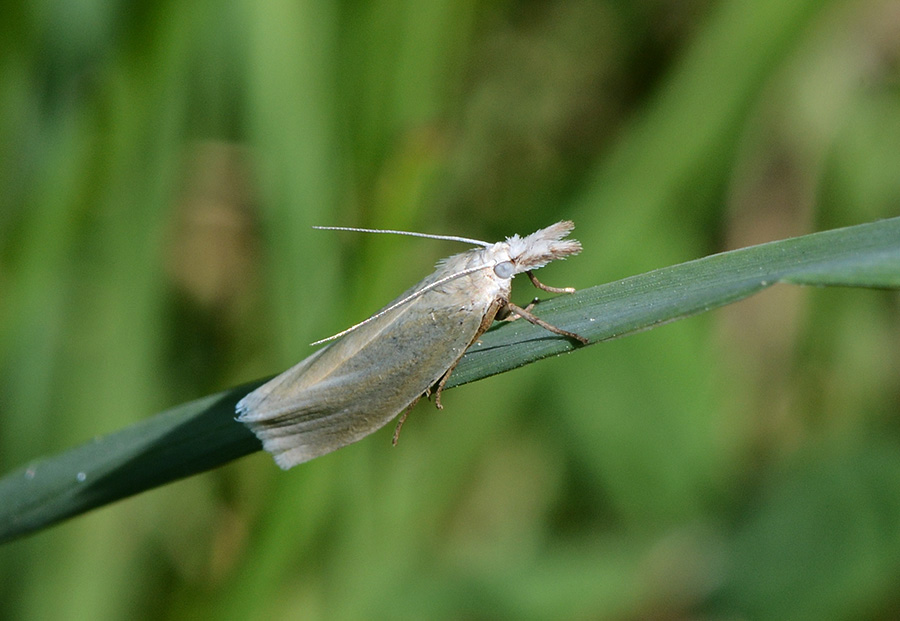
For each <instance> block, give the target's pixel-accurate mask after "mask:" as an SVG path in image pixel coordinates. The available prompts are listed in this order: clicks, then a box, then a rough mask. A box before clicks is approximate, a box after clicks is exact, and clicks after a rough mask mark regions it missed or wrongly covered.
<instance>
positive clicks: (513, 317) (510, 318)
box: [496, 298, 541, 321]
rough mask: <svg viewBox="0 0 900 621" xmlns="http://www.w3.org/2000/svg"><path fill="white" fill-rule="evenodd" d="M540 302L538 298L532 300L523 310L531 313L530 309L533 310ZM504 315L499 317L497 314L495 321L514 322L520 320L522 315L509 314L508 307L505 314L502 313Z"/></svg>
mask: <svg viewBox="0 0 900 621" xmlns="http://www.w3.org/2000/svg"><path fill="white" fill-rule="evenodd" d="M540 301H541V299H540V298H534V299H533V300H531V302H530V303H529V304H528V306H526V307H525V310H526V311H528V312H531V309H532V308H534V307H535V306H537V303H538V302H540ZM504 315H506V316H505V317H501V316H500V313H499V312H498V313H497V317H496V319H497V321H515V320H516V319H521V318H522V315H516V314H515V313H511V312H509V307H507V308H506V312H505V313H504Z"/></svg>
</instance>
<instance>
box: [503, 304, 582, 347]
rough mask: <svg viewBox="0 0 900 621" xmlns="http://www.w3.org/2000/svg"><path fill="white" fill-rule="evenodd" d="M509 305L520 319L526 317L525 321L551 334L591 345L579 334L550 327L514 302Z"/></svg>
mask: <svg viewBox="0 0 900 621" xmlns="http://www.w3.org/2000/svg"><path fill="white" fill-rule="evenodd" d="M507 305H508V306H509V310H511V311H512V312H514V313H515V314H517V315H519V316H520V317H524V318H525V319H527V320H528V321H530V322H531V323H533V324H534V325H536V326H540V327H542V328H544V329H545V330H549V331H550V332H553V333H554V334H559V335H561V336H567V337H569V338H570V339H575V340H576V341H578V342H579V343H582V344H583V345H589V344H590V341H589V340H588V339H586V338H584V337H583V336H580V335H578V334H575V333H574V332H569V331H568V330H563V329H562V328H557V327H556V326H553V325H550V324H549V323H547V322H546V321H544V320H543V319H540V318H538V317H535V316H534V315H532V314H531V313H529V312H528V311H527V310H525V309H524V308H521V307H519V306H516V305H515V304H513V303H512V302H507Z"/></svg>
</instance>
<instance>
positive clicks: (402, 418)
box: [391, 395, 422, 446]
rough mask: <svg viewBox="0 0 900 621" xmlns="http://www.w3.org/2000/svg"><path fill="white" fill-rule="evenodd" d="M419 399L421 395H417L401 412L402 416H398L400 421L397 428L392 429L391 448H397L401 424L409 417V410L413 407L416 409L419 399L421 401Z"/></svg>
mask: <svg viewBox="0 0 900 621" xmlns="http://www.w3.org/2000/svg"><path fill="white" fill-rule="evenodd" d="M421 398H422V395H419V396H418V397H416V398H415V399H413V402H412V403H410V404H409V405H407V406H406V408H405V409H404V410H403V414H401V415H400V419H399V420H398V421H397V426H396V427H394V437H393V439H392V440H391V445H392V446H397V442H399V441H400V430H401V429H402V428H403V423H405V422H406V417H407V416H409V411H410V410H411V409H413V408H414V407H416V404H417V403H418V402H419V399H421Z"/></svg>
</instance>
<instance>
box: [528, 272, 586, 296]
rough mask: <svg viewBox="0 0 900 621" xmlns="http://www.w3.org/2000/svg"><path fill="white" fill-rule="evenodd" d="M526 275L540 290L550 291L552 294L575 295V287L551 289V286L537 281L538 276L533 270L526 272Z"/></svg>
mask: <svg viewBox="0 0 900 621" xmlns="http://www.w3.org/2000/svg"><path fill="white" fill-rule="evenodd" d="M525 273H526V274H528V278H529V279H531V284H532V285H534V286H535V287H537V288H538V289H543V290H544V291H549V292H550V293H575V289H574V288H573V287H551V286H549V285H545V284H544V283H542V282H541V281H540V280H538V279H537V276H535V275H534V272H532V271H531V270H525Z"/></svg>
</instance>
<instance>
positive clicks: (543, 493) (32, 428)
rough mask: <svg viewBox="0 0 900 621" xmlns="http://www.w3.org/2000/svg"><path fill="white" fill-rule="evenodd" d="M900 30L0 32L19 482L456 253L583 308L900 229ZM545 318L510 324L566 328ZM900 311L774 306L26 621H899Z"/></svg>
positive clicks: (57, 555)
mask: <svg viewBox="0 0 900 621" xmlns="http://www.w3.org/2000/svg"><path fill="white" fill-rule="evenodd" d="M898 145H900V2H897V1H868V0H866V1H857V2H837V1H833V2H828V1H818V2H815V1H811V0H796V1H794V2H783V1H782V0H759V1H758V2H741V1H738V0H733V1H719V2H712V1H702V0H687V1H673V0H643V1H638V2H629V3H625V2H610V1H606V2H590V1H586V0H574V1H571V2H555V3H554V2H534V1H506V2H488V3H479V2H473V1H463V0H455V1H454V0H432V1H429V2H419V1H416V0H395V1H393V2H391V1H379V2H370V3H367V2H359V1H344V2H333V1H322V0H307V1H302V0H294V1H287V0H282V1H273V2H236V3H231V4H227V5H225V4H224V3H215V2H193V3H178V2H137V3H115V2H96V1H92V0H75V1H72V2H65V3H63V2H55V3H54V2H32V3H27V4H26V3H18V6H6V7H5V8H4V18H3V20H0V466H2V471H3V472H6V471H8V470H10V469H12V468H13V467H16V466H19V465H21V464H23V463H25V462H27V461H28V460H30V459H33V458H35V457H38V456H41V455H44V454H47V453H51V452H55V451H60V450H63V449H66V448H68V447H71V446H73V445H75V444H79V443H82V442H86V441H89V440H90V439H91V438H92V437H94V436H96V435H100V434H104V433H108V432H111V431H115V430H117V429H120V428H122V427H125V426H127V425H129V424H131V423H134V422H136V421H139V420H141V419H143V418H145V417H148V416H151V415H152V414H153V413H155V412H157V411H159V410H162V409H164V408H166V407H168V406H171V405H174V404H177V403H180V402H182V401H186V400H188V399H192V398H196V397H200V396H202V395H205V394H208V393H210V392H213V391H216V390H220V389H223V388H226V387H229V386H232V385H235V384H238V383H241V382H244V381H248V380H251V379H255V378H258V377H262V376H264V375H271V374H274V373H276V372H279V371H281V370H283V369H285V368H287V367H288V366H289V365H291V364H293V363H294V362H296V361H298V360H299V359H301V358H303V357H305V356H306V355H307V354H308V353H309V352H310V351H311V350H310V349H309V348H308V345H307V343H309V342H310V341H313V340H315V339H318V338H321V337H323V336H327V335H329V334H332V333H334V332H336V331H338V330H340V329H342V328H344V327H346V326H348V325H350V324H352V323H354V322H356V321H359V320H361V319H363V318H365V317H366V316H367V315H368V314H369V313H371V312H372V311H374V310H376V309H377V308H378V307H379V306H380V305H382V304H383V303H385V302H386V301H388V300H390V299H391V298H392V297H394V296H395V295H396V294H397V293H398V292H400V291H402V290H403V289H405V288H406V287H408V286H409V285H411V284H412V283H414V282H416V281H417V280H419V279H420V278H421V277H423V276H424V275H426V274H427V273H429V272H430V270H431V266H432V265H433V263H434V262H435V261H436V260H437V259H439V258H440V257H442V256H446V255H448V254H451V253H454V252H457V251H460V250H461V247H460V246H458V245H456V244H447V243H443V242H433V241H426V240H411V239H405V238H382V237H371V236H363V235H355V234H349V233H333V232H320V231H312V230H311V229H310V225H313V224H324V225H345V226H368V227H380V228H399V229H408V230H417V231H424V232H432V233H445V234H457V235H465V236H469V237H475V238H481V239H486V240H499V239H501V238H503V237H504V236H506V235H510V234H512V233H522V234H526V233H530V232H532V231H534V230H535V229H537V228H540V227H543V226H546V225H548V224H551V223H552V222H555V221H556V220H559V219H562V218H569V219H573V220H574V221H575V222H576V227H577V228H576V231H575V237H576V238H578V239H580V240H581V241H582V242H583V244H584V246H585V251H584V252H583V253H582V254H581V255H580V256H578V257H575V258H573V259H570V260H568V261H565V262H560V263H556V264H553V265H551V266H549V267H547V268H545V269H544V270H542V271H541V275H540V276H541V279H542V280H543V281H544V282H546V283H548V284H552V285H557V286H575V287H581V288H583V287H588V286H591V285H594V284H599V283H602V282H606V281H610V280H614V279H618V278H622V277H625V276H628V275H632V274H636V273H640V272H643V271H646V270H649V269H652V268H655V267H660V266H664V265H668V264H672V263H677V262H681V261H685V260H689V259H693V258H697V257H700V256H704V255H707V254H710V253H713V252H717V251H720V250H726V249H731V248H737V247H741V246H745V245H749V244H753V243H759V242H763V241H768V240H773V239H781V238H785V237H789V236H793V235H799V234H803V233H807V232H812V231H816V230H822V229H827V228H833V227H837V226H844V225H850V224H857V223H861V222H866V221H870V220H874V219H877V218H880V217H887V216H893V215H897V214H898V213H900V148H898ZM530 289H531V287H530V285H529V284H528V283H527V281H525V280H524V279H523V282H520V283H518V286H517V288H516V294H515V295H516V296H517V297H516V301H518V302H521V303H524V302H527V301H528V300H529V299H530V298H531V297H532V295H533V291H532V290H530ZM898 311H900V297H898V294H897V293H896V292H879V291H868V290H835V289H799V288H792V287H786V286H782V287H776V288H775V289H773V290H770V291H767V292H765V293H763V294H761V295H759V296H757V297H755V298H752V299H751V300H749V301H746V302H743V303H740V304H736V305H734V306H732V307H728V308H725V309H722V310H718V311H715V312H714V313H710V314H707V315H703V316H699V317H695V318H692V319H688V320H685V321H682V322H679V323H676V324H673V325H668V326H665V327H662V328H660V329H657V330H653V331H651V332H647V333H644V334H641V335H637V336H634V337H630V338H627V339H622V340H619V341H614V342H611V343H608V344H603V345H599V346H595V347H591V348H589V349H586V350H582V351H579V352H577V353H575V354H571V355H568V356H564V357H561V358H555V359H550V360H545V361H543V362H540V363H538V364H535V365H531V366H529V367H526V368H523V369H520V370H518V371H515V372H512V373H508V374H504V375H501V376H498V377H494V378H490V379H488V380H485V381H481V382H477V383H475V384H472V385H469V386H465V387H462V388H460V389H458V390H453V391H450V392H448V393H447V394H446V395H445V397H444V404H445V410H443V411H441V412H438V411H436V410H434V409H433V408H432V407H430V406H429V404H427V403H422V404H420V405H419V406H418V408H417V409H416V410H415V411H414V412H413V413H412V414H411V416H410V420H409V421H408V422H407V424H406V426H405V427H404V430H403V436H402V438H401V441H400V444H399V446H398V447H397V448H394V449H392V448H391V447H390V436H391V433H392V429H391V428H390V426H389V428H387V429H385V430H382V432H379V433H378V434H376V435H375V436H373V437H370V438H368V439H366V440H364V441H362V442H360V443H358V444H355V445H353V446H350V447H348V448H346V449H342V450H341V451H338V452H337V453H334V454H332V455H328V456H326V457H323V458H320V459H318V460H316V461H313V462H311V463H309V464H306V465H303V466H301V467H298V468H296V469H294V470H292V471H290V472H288V473H283V472H281V471H279V470H278V469H277V468H276V467H275V466H274V464H273V463H272V461H271V459H270V458H269V457H268V456H267V455H265V454H263V453H259V454H257V455H254V456H252V457H249V458H246V459H242V460H239V461H238V462H235V463H233V464H231V465H229V466H228V467H226V468H222V469H219V470H217V471H215V472H211V473H207V474H204V475H202V476H198V477H194V478H192V479H189V480H186V481H182V482H179V483H176V484H173V485H169V486H167V487H165V488H162V489H158V490H154V491H152V492H149V493H145V494H143V495H140V496H138V497H135V498H132V499H128V500H125V501H123V502H120V503H117V504H116V505H113V506H111V507H108V508H104V509H101V510H98V511H94V512H92V513H90V514H88V515H86V516H84V517H79V518H76V519H74V520H71V521H69V522H66V523H64V524H63V525H60V526H57V527H54V528H52V529H50V530H48V531H45V532H43V533H39V534H37V535H34V536H31V537H29V538H26V539H24V540H21V541H17V542H14V543H11V544H7V545H5V546H3V547H2V548H0V617H2V618H9V619H29V620H30V619H41V620H43V619H75V618H78V619H124V618H128V619H183V618H194V619H196V618H215V619H229V618H231V619H253V618H258V619H263V618H265V619H271V618H275V619H354V618H359V619H379V618H410V619H412V618H417V619H419V618H433V619H462V618H465V619H472V618H474V619H528V618H532V619H548V618H560V619H563V618H565V619H643V618H655V619H688V618H697V619H776V618H777V619H787V618H792V619H826V618H830V619H862V618H872V619H894V618H897V617H898V616H900V591H898V590H897V584H900V417H898V412H900V382H898V369H900V319H898V318H900V312H898Z"/></svg>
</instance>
